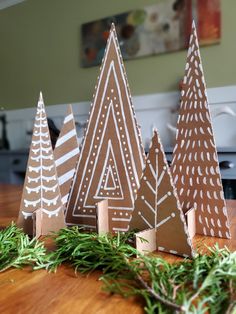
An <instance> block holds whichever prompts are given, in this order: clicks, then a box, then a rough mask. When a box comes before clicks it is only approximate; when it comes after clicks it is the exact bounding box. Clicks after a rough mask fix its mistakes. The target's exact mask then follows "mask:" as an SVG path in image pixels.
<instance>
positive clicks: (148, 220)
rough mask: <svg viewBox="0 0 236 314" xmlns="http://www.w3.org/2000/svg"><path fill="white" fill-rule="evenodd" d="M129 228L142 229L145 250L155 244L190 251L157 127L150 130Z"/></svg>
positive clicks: (181, 252)
mask: <svg viewBox="0 0 236 314" xmlns="http://www.w3.org/2000/svg"><path fill="white" fill-rule="evenodd" d="M132 229H138V230H141V231H143V232H141V233H139V234H138V237H139V236H140V237H142V238H146V239H147V240H148V241H149V243H148V245H146V248H147V250H155V249H156V248H157V249H158V250H160V251H165V252H168V253H172V254H177V255H183V256H191V255H192V245H191V239H190V237H189V234H188V230H187V226H186V221H185V217H184V214H183V212H182V209H181V206H180V203H179V200H178V196H177V193H176V189H175V187H174V184H173V181H172V177H171V174H170V170H169V166H168V164H167V161H166V158H165V153H164V150H163V147H162V145H161V142H160V139H159V136H158V133H157V131H154V135H153V138H152V142H151V146H150V149H149V154H148V157H147V161H146V167H145V170H144V173H143V176H142V178H141V181H140V188H139V190H138V195H137V199H136V201H135V208H134V211H133V216H132V220H131V222H130V230H132ZM144 245H145V243H144ZM150 246H151V247H152V249H150ZM137 248H138V246H137Z"/></svg>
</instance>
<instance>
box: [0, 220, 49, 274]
mask: <svg viewBox="0 0 236 314" xmlns="http://www.w3.org/2000/svg"><path fill="white" fill-rule="evenodd" d="M46 253H47V252H46V249H45V247H44V243H43V242H39V241H37V240H35V239H30V238H29V237H28V235H26V234H25V233H24V232H23V231H22V230H21V229H19V228H18V227H17V226H16V225H15V224H14V223H12V224H11V225H10V226H8V227H7V228H6V229H4V230H1V231H0V272H3V271H5V270H7V269H9V268H11V267H15V268H21V267H23V266H26V265H30V266H32V267H33V266H35V265H38V266H39V265H41V264H44V263H45V260H44V259H45V258H46Z"/></svg>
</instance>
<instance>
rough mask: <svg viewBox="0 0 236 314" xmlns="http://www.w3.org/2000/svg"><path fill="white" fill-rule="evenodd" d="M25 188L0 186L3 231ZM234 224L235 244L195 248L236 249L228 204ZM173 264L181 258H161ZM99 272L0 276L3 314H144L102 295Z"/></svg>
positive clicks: (138, 304) (235, 213) (135, 304)
mask: <svg viewBox="0 0 236 314" xmlns="http://www.w3.org/2000/svg"><path fill="white" fill-rule="evenodd" d="M21 191H22V187H21V186H13V185H1V184H0V228H3V227H5V226H7V225H8V224H9V223H11V221H15V220H16V218H17V214H18V209H19V205H20V198H21ZM227 207H228V210H229V216H230V221H231V234H232V239H231V240H225V239H218V238H210V237H203V236H198V235H197V236H196V237H195V238H194V246H195V247H198V248H204V247H205V245H209V246H212V245H214V244H215V243H218V244H219V246H220V247H223V246H224V245H226V246H227V247H229V248H230V249H231V250H235V249H236V201H234V200H231V201H227ZM159 255H161V256H162V257H164V258H165V259H167V260H168V261H170V262H173V261H176V260H179V259H180V258H178V257H175V256H173V255H170V254H165V253H161V254H159ZM99 276H100V273H99V272H96V273H93V274H90V275H89V276H86V275H83V276H82V275H79V274H78V275H77V277H76V276H75V274H74V271H73V270H72V269H71V268H70V267H69V266H62V267H60V268H59V269H58V271H57V273H55V274H49V273H47V272H46V271H44V270H40V271H34V272H33V271H32V270H31V269H30V268H24V269H22V270H16V269H10V270H8V271H6V272H4V273H1V274H0V313H1V314H28V313H30V314H31V313H32V314H38V313H40V314H44V313H46V314H48V313H50V314H51V313H53V314H54V313H55V314H65V313H70V314H73V313H76V314H77V313H83V314H95V313H96V314H101V313H112V314H119V313H121V314H126V313H132V314H138V313H143V304H142V301H140V300H138V299H123V298H121V297H119V296H115V295H109V294H107V293H105V292H103V291H102V289H101V288H102V283H101V282H100V281H99V280H98V278H99Z"/></svg>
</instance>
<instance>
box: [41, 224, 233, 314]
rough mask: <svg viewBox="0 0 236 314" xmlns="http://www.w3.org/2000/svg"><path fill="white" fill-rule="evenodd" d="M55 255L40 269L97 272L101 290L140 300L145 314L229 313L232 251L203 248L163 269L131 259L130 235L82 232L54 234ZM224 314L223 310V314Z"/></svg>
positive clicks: (151, 259)
mask: <svg viewBox="0 0 236 314" xmlns="http://www.w3.org/2000/svg"><path fill="white" fill-rule="evenodd" d="M54 237H55V242H56V246H57V248H56V250H55V251H54V252H52V253H51V254H50V255H49V256H48V261H47V264H45V266H46V268H47V269H49V270H51V271H55V270H56V269H57V267H58V266H59V265H61V264H62V263H64V262H69V263H71V264H72V265H73V267H74V268H75V271H80V272H91V271H93V270H96V269H100V270H102V271H103V273H104V274H103V276H102V277H101V280H102V281H103V282H104V284H105V289H106V291H109V292H111V293H118V294H121V295H122V296H124V297H129V296H141V297H142V298H144V299H145V301H146V307H145V310H146V312H147V313H149V314H151V313H173V312H182V313H198V314H201V313H207V312H208V313H213V314H215V313H226V312H227V311H228V310H230V312H227V313H232V309H233V307H234V306H233V302H234V300H235V293H236V252H234V253H231V252H230V251H229V250H228V249H226V248H224V249H220V248H219V247H218V246H215V247H214V248H211V249H210V248H209V254H200V253H199V254H197V255H196V256H195V258H194V259H193V260H192V261H191V260H187V259H186V260H183V261H181V262H178V263H174V264H169V263H167V262H166V261H165V260H164V259H162V258H160V257H157V256H143V255H140V254H139V256H138V258H134V256H136V255H137V254H138V253H137V251H136V250H135V249H134V248H133V247H132V246H131V245H130V244H129V243H130V241H131V238H132V234H126V235H120V234H118V235H116V236H112V235H103V236H98V235H97V234H95V233H94V234H91V233H90V234H87V233H83V232H82V231H81V230H80V229H79V228H77V227H73V228H71V229H62V230H60V231H59V233H58V234H56V235H54ZM227 309H228V310H227Z"/></svg>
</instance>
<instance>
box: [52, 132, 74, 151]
mask: <svg viewBox="0 0 236 314" xmlns="http://www.w3.org/2000/svg"><path fill="white" fill-rule="evenodd" d="M73 136H76V130H75V129H73V130H71V131H70V132H68V133H67V134H65V135H63V136H62V137H60V138H59V139H58V140H57V143H56V147H58V146H60V145H62V144H63V143H65V142H66V141H68V140H69V139H70V138H72V137H73Z"/></svg>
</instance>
